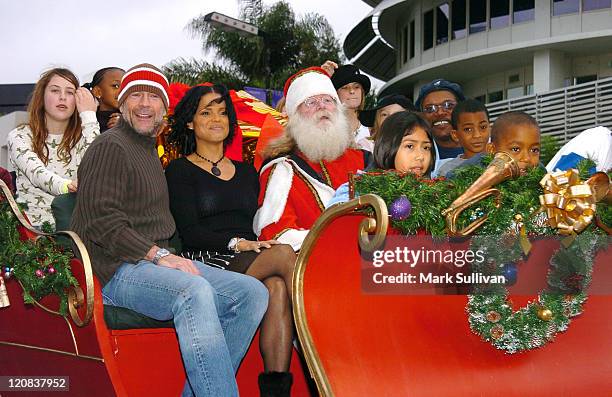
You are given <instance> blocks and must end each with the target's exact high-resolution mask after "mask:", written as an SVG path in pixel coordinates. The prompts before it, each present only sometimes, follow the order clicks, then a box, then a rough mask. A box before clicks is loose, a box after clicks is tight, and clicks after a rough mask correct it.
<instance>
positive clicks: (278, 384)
mask: <svg viewBox="0 0 612 397" xmlns="http://www.w3.org/2000/svg"><path fill="white" fill-rule="evenodd" d="M258 381H259V382H258V383H259V395H260V396H261V397H290V396H291V385H292V384H293V375H291V372H262V373H261V374H259V379H258Z"/></svg>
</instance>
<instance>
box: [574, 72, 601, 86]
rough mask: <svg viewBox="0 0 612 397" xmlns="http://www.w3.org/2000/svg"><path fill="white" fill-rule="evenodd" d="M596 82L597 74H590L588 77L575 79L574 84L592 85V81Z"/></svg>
mask: <svg viewBox="0 0 612 397" xmlns="http://www.w3.org/2000/svg"><path fill="white" fill-rule="evenodd" d="M595 80H597V75H596V74H590V75H588V76H579V77H576V78H575V79H574V81H575V82H574V84H584V83H590V82H591V81H595Z"/></svg>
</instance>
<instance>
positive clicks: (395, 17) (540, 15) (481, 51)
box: [344, 0, 612, 103]
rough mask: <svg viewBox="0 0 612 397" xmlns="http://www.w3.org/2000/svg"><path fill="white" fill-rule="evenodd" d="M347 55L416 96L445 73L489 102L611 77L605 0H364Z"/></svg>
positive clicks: (609, 13) (610, 3)
mask: <svg viewBox="0 0 612 397" xmlns="http://www.w3.org/2000/svg"><path fill="white" fill-rule="evenodd" d="M363 1H364V2H366V3H367V4H369V5H371V6H372V7H373V9H372V11H371V12H370V13H369V14H368V15H367V16H366V17H365V18H364V19H363V20H362V21H361V22H360V23H359V24H358V25H357V26H355V27H354V28H353V29H352V30H351V32H350V33H349V34H348V35H347V37H346V39H345V42H344V52H345V54H346V56H347V58H348V59H349V60H350V61H351V62H352V63H354V64H356V65H357V66H358V67H360V68H361V69H362V70H363V71H365V72H366V73H369V74H371V75H372V76H374V77H376V78H379V79H381V80H383V81H385V82H386V84H385V85H384V86H383V87H382V88H381V90H380V93H382V94H387V93H397V92H399V93H403V94H407V95H408V96H412V97H413V98H414V99H416V93H417V92H418V89H419V88H420V87H421V86H422V85H423V84H425V83H427V82H428V81H431V80H432V79H435V78H438V77H443V78H446V79H449V80H453V81H456V82H458V83H460V84H462V86H463V87H464V90H465V93H466V95H467V96H470V97H474V98H477V99H480V100H481V101H483V102H486V103H491V102H498V101H502V100H509V99H513V98H518V97H523V96H525V95H532V94H543V93H546V92H549V91H552V90H556V89H560V88H563V87H570V86H573V85H575V84H581V83H587V82H590V81H594V80H599V79H605V78H608V77H612V0H363Z"/></svg>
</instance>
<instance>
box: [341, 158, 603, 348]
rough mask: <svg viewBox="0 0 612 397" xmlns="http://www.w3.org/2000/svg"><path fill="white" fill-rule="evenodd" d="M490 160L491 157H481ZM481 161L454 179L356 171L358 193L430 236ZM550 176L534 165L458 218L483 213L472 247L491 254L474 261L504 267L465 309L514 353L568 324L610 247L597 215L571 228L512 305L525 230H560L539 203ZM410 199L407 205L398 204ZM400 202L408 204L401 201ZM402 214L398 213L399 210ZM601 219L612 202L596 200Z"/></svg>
mask: <svg viewBox="0 0 612 397" xmlns="http://www.w3.org/2000/svg"><path fill="white" fill-rule="evenodd" d="M491 160H492V158H491V157H486V158H485V159H484V161H483V163H484V165H485V166H486V165H488V164H489V162H490V161H491ZM593 165H594V164H593V162H592V161H589V160H587V161H583V162H581V163H580V164H579V165H578V175H579V176H580V179H581V180H584V179H587V177H588V170H589V169H590V168H591V167H592V166H593ZM482 172H483V168H482V167H480V166H467V167H462V168H459V169H457V170H456V171H455V175H454V177H453V179H435V180H427V179H422V178H419V177H416V176H414V175H412V174H400V173H397V172H394V171H378V170H375V171H373V172H369V173H365V174H361V175H357V176H356V177H355V179H354V186H353V188H354V191H355V192H356V194H365V193H374V194H377V195H379V196H380V197H381V198H382V199H383V200H384V201H385V202H386V203H387V207H388V208H389V213H390V215H391V225H392V226H393V227H394V228H395V229H396V230H399V231H400V232H401V233H402V234H410V235H411V234H416V233H417V231H425V232H426V233H428V234H431V235H432V236H440V237H442V236H446V222H445V218H444V216H442V211H443V210H444V209H445V208H448V207H449V206H450V205H451V203H452V202H453V201H454V200H455V199H456V198H457V197H459V196H460V195H461V194H462V193H463V192H464V191H465V190H466V189H467V188H468V187H469V186H471V185H472V183H473V182H474V181H475V180H476V179H477V178H478V177H479V176H480V175H481V174H482ZM545 176H546V177H547V178H550V177H549V176H548V175H547V174H546V170H545V169H544V168H543V167H536V168H533V169H531V170H529V171H528V172H527V173H526V174H525V175H522V176H520V177H518V178H516V179H510V180H506V181H504V182H502V183H500V184H499V185H497V186H495V187H496V188H497V189H499V190H500V191H501V205H499V206H498V207H496V206H495V205H494V202H493V200H492V199H485V200H482V201H480V202H478V204H476V205H474V206H473V207H475V208H468V209H467V210H466V211H464V212H463V213H462V214H461V215H460V216H459V220H458V225H459V229H461V228H462V227H464V226H466V225H468V224H469V223H471V222H472V221H474V220H475V219H476V218H479V217H481V216H482V215H483V214H487V215H488V219H487V220H486V222H485V223H484V224H483V225H482V226H481V227H480V228H479V229H477V230H476V232H475V234H474V235H473V236H472V241H471V247H470V249H471V250H473V251H477V250H484V251H485V252H486V258H487V260H486V261H485V262H484V263H482V264H481V265H480V266H474V267H473V269H472V271H473V272H480V273H484V274H487V275H503V276H504V277H505V278H506V284H486V285H484V286H481V287H480V288H479V289H474V290H473V291H472V295H469V296H468V303H467V306H466V311H467V314H468V322H469V324H470V328H471V329H472V331H473V332H474V333H475V334H477V335H479V336H480V337H481V338H482V339H483V340H484V341H487V342H489V343H491V344H492V345H493V346H494V347H495V348H498V349H500V350H503V351H505V352H506V353H509V354H512V353H517V352H523V351H528V350H531V349H535V348H538V347H541V346H543V345H545V344H546V343H548V342H550V341H552V340H553V339H554V337H555V335H556V334H557V333H559V332H563V331H565V330H567V328H568V327H569V324H570V322H571V319H572V318H573V317H575V316H577V315H579V314H580V313H582V310H583V304H584V303H585V301H586V300H587V295H586V293H585V291H586V288H587V287H588V286H589V284H590V281H591V275H592V271H593V259H594V257H595V254H596V253H597V251H598V250H600V249H603V248H607V247H609V244H610V240H609V237H608V236H606V233H605V232H604V231H603V230H602V229H601V228H600V227H598V226H596V225H595V222H592V223H590V224H589V225H588V226H586V228H585V229H584V230H582V231H580V234H578V235H576V234H575V233H572V234H571V235H570V236H569V237H567V238H566V239H565V240H564V242H565V243H566V245H567V246H563V245H562V246H561V248H560V249H558V250H557V251H556V252H554V253H553V255H552V256H551V259H550V267H549V272H548V276H547V287H546V288H545V289H544V290H543V291H541V292H540V293H539V294H538V295H537V297H536V298H535V300H533V301H531V302H529V303H528V304H527V305H526V306H524V307H522V308H520V309H519V310H516V311H514V310H513V309H512V303H511V302H510V300H509V295H508V290H507V286H509V285H512V284H513V283H514V282H515V281H516V271H517V270H516V263H517V262H519V261H520V260H521V259H522V258H524V257H525V256H526V255H528V252H529V247H530V243H529V241H528V238H527V237H528V236H555V235H558V234H559V230H558V228H557V227H552V226H551V222H550V221H549V219H548V218H547V212H546V210H545V209H544V208H542V206H541V202H540V196H541V195H543V193H545V192H544V191H543V189H542V187H541V185H540V182H542V181H545V180H546V179H544V178H545ZM406 202H407V203H408V204H409V207H410V210H409V211H408V212H407V215H406V211H401V209H402V208H405V207H406V206H407V205H406ZM400 203H403V204H400ZM398 213H399V214H400V215H401V216H398V215H397V214H398ZM404 215H405V216H404ZM597 216H598V217H599V219H598V222H599V224H600V225H602V224H603V227H604V228H605V227H607V228H609V227H610V226H612V206H610V205H608V204H605V203H603V202H601V203H598V204H597Z"/></svg>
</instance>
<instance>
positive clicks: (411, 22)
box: [410, 21, 416, 59]
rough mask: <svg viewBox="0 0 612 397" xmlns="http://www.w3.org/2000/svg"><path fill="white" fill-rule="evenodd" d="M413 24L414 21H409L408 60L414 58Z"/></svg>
mask: <svg viewBox="0 0 612 397" xmlns="http://www.w3.org/2000/svg"><path fill="white" fill-rule="evenodd" d="M414 26H415V24H414V21H410V59H412V58H414V49H415V47H416V45H415V44H416V42H415V38H414V37H415V36H414V32H415V27H414Z"/></svg>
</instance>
